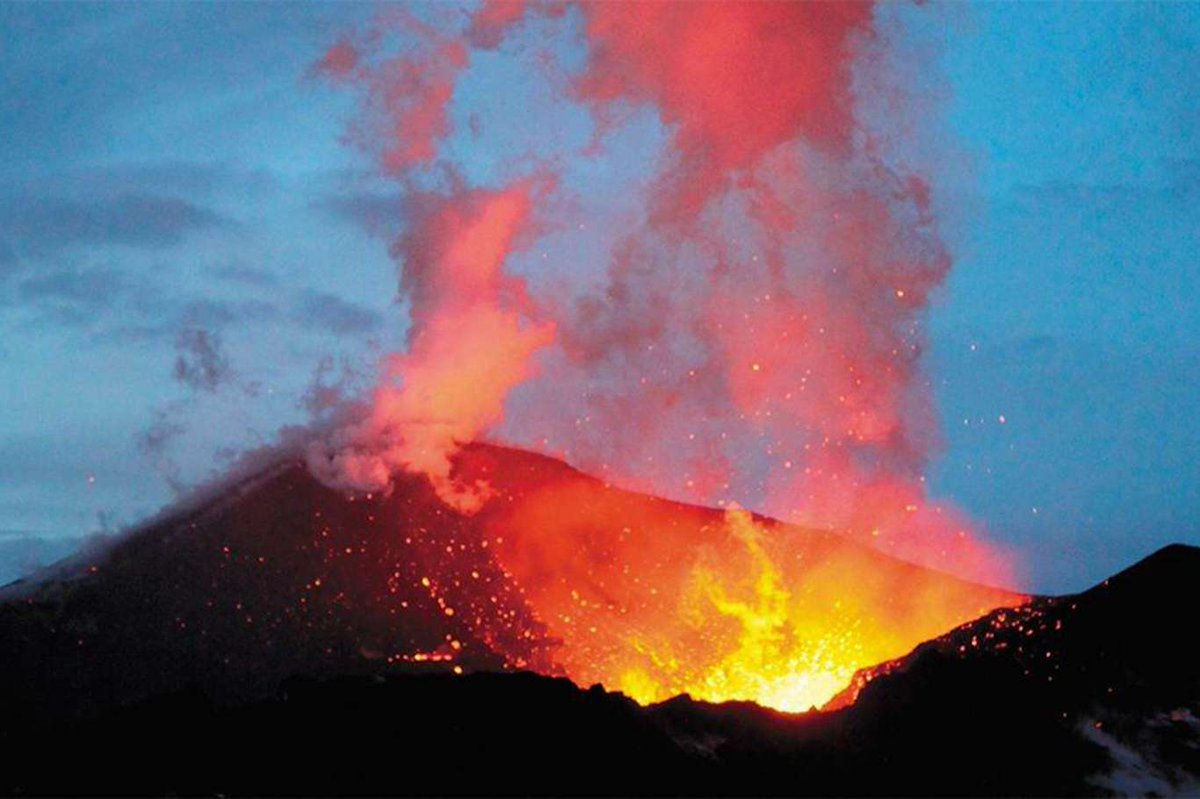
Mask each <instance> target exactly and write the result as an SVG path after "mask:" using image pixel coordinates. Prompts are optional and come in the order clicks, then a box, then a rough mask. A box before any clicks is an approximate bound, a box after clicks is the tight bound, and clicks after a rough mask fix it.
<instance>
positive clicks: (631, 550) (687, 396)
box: [307, 2, 1019, 710]
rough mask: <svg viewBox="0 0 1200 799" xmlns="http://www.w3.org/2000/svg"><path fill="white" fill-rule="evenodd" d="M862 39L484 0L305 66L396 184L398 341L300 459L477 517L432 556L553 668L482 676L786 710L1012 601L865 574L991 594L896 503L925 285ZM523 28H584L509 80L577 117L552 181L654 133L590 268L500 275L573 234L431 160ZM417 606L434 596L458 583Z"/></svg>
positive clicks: (931, 263)
mask: <svg viewBox="0 0 1200 799" xmlns="http://www.w3.org/2000/svg"><path fill="white" fill-rule="evenodd" d="M434 16H435V17H436V16H437V14H435V15H434ZM873 19H874V11H873V9H872V8H871V7H870V6H869V5H865V4H850V3H837V4H833V3H829V4H826V3H821V4H801V3H728V4H725V3H722V4H716V3H641V4H628V3H619V4H618V3H595V4H592V3H585V4H581V5H579V6H576V7H571V8H570V9H568V8H566V7H562V6H557V5H537V4H532V5H528V6H526V5H525V4H521V3H515V2H498V3H485V4H484V5H483V6H481V7H480V8H479V9H478V10H477V11H475V12H474V13H472V14H470V15H468V16H467V17H466V18H463V19H457V18H451V19H447V18H439V19H436V20H421V19H418V18H417V17H415V16H412V15H410V14H407V13H396V14H391V15H387V16H386V17H384V18H381V20H380V22H379V23H378V27H377V28H375V29H372V30H368V31H362V32H359V33H357V34H354V35H351V36H348V37H346V38H345V39H343V40H342V41H340V42H339V43H337V44H336V45H335V46H334V47H333V48H331V49H330V50H329V52H328V53H327V54H326V55H325V57H324V58H323V59H322V60H321V62H320V63H319V65H318V71H319V72H320V73H321V74H324V75H325V76H327V77H328V78H330V79H331V80H333V81H335V82H336V83H339V84H345V85H348V86H351V87H359V88H361V89H362V90H363V94H364V97H365V106H364V107H365V111H364V113H363V116H362V119H361V120H360V121H359V122H358V123H356V124H355V126H354V127H353V129H352V133H351V137H350V138H351V141H353V142H354V143H355V144H357V145H358V146H360V147H361V148H363V149H364V150H365V151H367V152H368V153H370V154H372V155H373V156H374V157H376V158H377V163H378V164H379V165H380V167H381V168H382V170H383V171H384V172H385V173H386V174H388V175H390V176H392V177H393V178H394V179H395V180H396V181H398V182H399V184H400V186H401V187H402V197H403V201H402V205H403V208H402V213H401V215H402V217H403V220H402V224H401V227H402V230H403V232H402V233H400V234H399V236H398V237H397V238H396V239H395V240H394V241H393V242H392V252H393V254H394V255H395V256H396V258H397V260H398V262H399V266H400V288H401V292H402V296H403V297H405V298H406V299H407V300H408V302H409V308H410V316H411V324H410V327H409V331H408V341H407V346H406V348H405V349H404V350H403V351H401V352H398V353H396V354H394V355H392V356H389V357H388V358H387V359H386V362H385V364H384V367H383V370H382V373H381V375H380V378H379V382H378V385H377V387H376V388H375V389H374V391H373V392H372V395H371V396H370V398H369V399H368V401H367V402H365V403H363V404H362V405H361V406H358V407H355V408H353V409H349V410H343V411H342V412H341V413H340V414H339V415H336V416H335V417H334V418H332V419H331V420H330V425H329V432H328V433H326V434H324V435H323V436H322V437H321V438H320V439H319V440H317V441H314V442H313V443H312V444H310V445H309V447H308V450H307V460H308V464H309V466H310V468H311V469H312V471H313V474H315V475H316V476H317V477H318V478H319V479H321V480H322V481H324V482H326V483H327V484H329V485H330V486H333V487H335V488H338V489H341V490H345V491H349V492H358V493H360V494H361V493H378V492H385V493H386V492H387V491H389V490H391V486H392V483H393V481H394V479H395V475H396V474H397V473H401V472H404V473H410V474H416V475H422V476H424V477H425V478H426V479H428V480H429V482H430V483H431V485H432V486H433V489H434V490H435V492H436V493H437V495H438V496H439V497H440V498H441V500H442V502H443V503H444V504H445V505H446V508H447V512H456V513H463V514H481V519H482V523H483V525H484V526H485V527H488V528H489V529H493V528H494V530H495V531H496V532H495V534H494V535H491V534H489V537H487V538H485V540H484V541H483V542H459V543H458V545H460V546H462V545H467V546H472V547H474V546H483V544H487V545H488V546H490V548H491V549H490V555H491V557H493V558H494V559H495V566H496V567H497V568H498V569H499V570H500V572H501V573H502V574H503V575H504V577H505V579H506V580H511V586H512V587H513V589H514V590H516V591H518V592H519V593H520V596H521V601H522V602H523V603H524V605H525V606H526V609H527V610H528V611H529V613H530V614H531V618H532V619H534V620H536V622H537V624H538V625H540V626H542V627H544V628H545V632H546V635H547V636H548V637H549V639H550V640H553V641H555V642H556V643H555V645H554V647H553V652H551V653H548V654H547V655H546V659H545V660H543V661H526V659H525V658H524V657H523V656H522V655H520V654H519V653H517V652H507V651H504V647H500V650H501V652H502V654H504V655H505V656H506V657H507V660H508V662H509V663H511V664H513V665H517V666H525V665H535V666H536V667H538V668H540V669H542V670H551V671H552V670H556V669H561V670H562V671H564V672H565V673H566V674H567V675H569V676H571V677H572V678H573V679H575V680H576V681H578V682H581V683H585V684H590V683H592V682H598V683H601V684H603V685H605V686H606V687H609V688H614V689H620V690H622V691H625V692H626V693H628V694H629V695H631V696H633V697H635V698H638V699H640V700H644V701H655V700H662V699H665V698H667V697H669V696H672V695H674V694H677V693H681V692H688V693H691V694H693V695H695V696H698V697H702V698H706V699H713V700H727V699H747V700H754V701H758V702H761V703H764V704H768V705H771V706H774V707H779V708H783V709H789V710H803V709H807V708H808V707H810V706H814V705H820V704H822V703H823V702H825V701H826V700H828V699H829V698H831V697H832V696H833V695H834V694H836V693H837V692H838V691H839V690H840V689H841V688H842V687H844V686H845V685H846V684H847V682H848V681H849V679H850V677H851V676H852V675H853V674H854V673H855V671H856V670H857V669H859V668H861V667H863V666H866V665H869V664H871V663H875V662H879V661H882V660H886V659H888V658H889V657H893V656H896V655H898V654H900V653H902V652H904V651H907V650H908V649H909V648H911V647H912V646H913V645H915V644H916V643H918V642H920V641H922V640H925V639H927V638H929V637H930V636H933V635H936V634H938V633H940V632H944V631H945V630H947V629H949V628H951V627H953V626H955V625H956V624H959V623H961V622H963V621H966V620H968V619H970V618H973V617H975V616H978V615H980V614H982V613H983V612H986V611H987V610H990V609H991V608H993V607H995V606H997V605H1000V604H1012V603H1014V602H1016V601H1019V597H1018V596H1017V595H1015V594H1012V593H1007V592H1004V591H1000V590H994V589H990V588H979V587H976V586H974V585H970V584H968V583H962V582H958V581H952V580H948V579H942V578H937V579H933V578H930V577H929V576H928V575H927V573H926V572H924V571H921V570H918V569H908V570H901V571H903V576H896V575H894V574H893V573H892V572H891V570H884V572H886V573H884V572H881V571H880V568H881V567H880V565H879V564H880V563H882V562H884V561H883V560H882V559H880V558H879V557H877V556H874V555H873V554H871V551H870V550H869V549H867V548H866V547H871V548H874V549H878V550H880V551H882V552H885V553H890V554H893V555H896V556H899V557H901V558H904V559H906V560H910V561H912V562H915V563H920V564H923V565H925V566H930V567H933V568H936V569H940V570H944V571H948V572H952V573H955V574H957V575H960V576H962V577H965V578H968V579H971V580H974V581H977V582H980V583H983V584H986V585H998V584H1003V583H1006V582H1010V581H1011V577H1012V574H1011V571H1010V568H1009V563H1008V561H1007V559H1006V558H1005V557H1003V556H1002V555H1001V554H1000V553H998V552H996V551H994V550H993V549H992V548H991V547H989V546H988V545H987V544H986V543H985V542H983V541H982V540H981V539H980V538H979V537H978V536H977V535H976V534H975V533H973V532H972V531H971V529H970V524H969V522H968V521H967V520H966V519H965V518H963V517H962V515H961V514H959V513H957V512H956V511H954V510H953V508H951V507H949V506H947V505H946V504H945V503H940V502H938V501H936V500H934V499H932V498H930V497H928V496H927V495H926V492H925V490H924V485H923V483H924V477H923V476H922V473H923V469H924V467H925V464H926V460H927V457H928V453H929V451H930V448H931V447H932V446H933V445H934V444H935V443H936V437H935V435H934V433H933V430H934V427H935V425H934V423H933V413H932V405H931V399H930V389H929V385H928V382H927V381H926V380H925V379H924V378H923V376H922V375H921V372H920V356H921V350H922V343H923V333H922V328H921V325H922V313H923V311H924V309H925V306H926V303H927V301H928V297H929V295H930V293H931V292H932V291H934V290H935V289H936V288H937V286H938V285H939V284H940V283H941V281H942V280H943V278H944V277H945V274H946V272H947V270H948V268H949V262H950V261H949V256H948V255H947V253H946V250H945V248H944V247H943V246H942V244H941V243H940V240H939V238H938V231H937V223H936V220H935V218H934V216H933V207H932V203H931V189H930V187H929V184H928V182H927V180H926V179H925V178H924V177H923V176H922V175H921V174H920V173H919V172H918V171H917V165H914V164H911V163H907V162H906V160H905V156H904V153H905V152H906V151H905V148H904V145H905V142H903V141H896V140H894V137H893V136H892V135H891V134H890V131H891V127H887V128H880V127H879V125H880V124H881V121H880V120H879V119H878V118H877V117H876V116H875V115H873V113H872V111H871V108H870V107H869V106H870V105H871V104H872V103H882V102H885V101H886V102H892V103H896V102H898V101H899V100H903V99H904V91H903V89H902V88H900V87H899V86H898V85H897V84H896V83H895V81H894V80H892V81H891V82H889V80H888V79H889V76H887V75H885V74H884V72H883V70H884V69H885V66H884V65H885V63H886V60H887V59H886V57H885V56H884V52H885V50H886V45H887V43H886V41H883V40H882V38H881V37H880V36H878V35H877V33H876V32H875V31H874V29H873ZM534 24H538V25H543V26H546V27H547V28H548V29H549V30H551V31H556V32H558V33H560V34H561V33H563V31H565V30H568V29H569V28H570V26H571V24H578V25H580V26H581V27H582V32H581V35H582V36H583V38H584V40H585V43H586V48H587V50H586V52H587V59H586V62H585V63H584V64H583V65H582V66H581V67H580V68H578V69H577V70H575V71H574V72H571V71H568V70H566V69H565V68H564V67H563V66H562V65H561V64H557V63H556V62H555V61H554V59H553V58H551V57H550V56H546V58H545V59H543V61H542V62H540V63H541V66H540V69H539V74H540V75H541V76H542V78H543V79H544V80H547V81H550V82H551V83H552V84H554V85H555V87H556V88H555V89H554V91H555V93H556V94H555V97H556V102H560V103H576V104H582V105H583V106H584V107H585V108H586V109H588V110H589V111H590V112H591V114H592V115H593V117H594V118H595V120H596V127H595V131H594V134H593V139H592V141H591V142H590V143H589V144H588V146H587V151H585V152H580V153H576V154H575V155H574V157H577V158H588V157H589V155H588V152H589V151H590V152H595V151H597V150H601V149H603V148H606V147H610V146H613V145H612V143H611V141H612V140H613V139H615V138H616V135H615V133H614V130H615V129H619V128H620V126H621V119H622V117H623V116H628V115H630V114H635V113H638V112H639V111H644V112H646V113H652V114H656V115H657V117H658V120H659V123H660V124H661V126H662V130H663V131H664V135H663V138H662V151H661V153H660V154H659V156H658V158H657V164H656V165H655V166H654V171H653V173H652V174H649V175H647V176H646V179H645V183H644V185H645V194H644V197H642V198H641V200H640V207H641V213H642V214H643V219H644V221H643V222H640V223H637V224H634V225H632V226H631V227H629V228H628V229H627V230H623V231H611V232H609V235H608V236H607V240H608V241H609V243H610V246H611V253H610V255H609V257H608V258H606V259H603V260H598V261H597V262H596V263H583V264H572V265H570V268H566V267H567V266H568V265H566V264H563V265H555V264H545V263H544V264H542V265H538V266H534V267H530V266H529V263H528V261H529V258H528V256H529V255H530V254H533V253H537V251H538V249H539V247H542V246H543V245H542V244H540V243H539V242H540V241H541V239H542V238H543V237H544V236H546V235H547V234H549V233H551V232H552V231H554V230H555V229H561V228H563V227H578V228H583V227H585V225H586V223H588V222H591V221H593V219H592V216H593V215H590V214H588V213H586V212H583V211H581V210H580V209H582V208H584V207H587V205H588V202H587V198H586V197H583V198H574V199H573V196H572V192H573V191H574V190H573V189H572V188H569V187H568V186H566V185H564V179H563V178H562V177H561V173H563V172H564V168H563V167H562V166H561V165H559V164H557V163H555V161H554V160H553V159H547V160H542V159H539V158H536V157H535V158H532V159H523V161H522V162H521V163H518V164H512V165H508V166H506V167H505V168H506V171H507V172H509V173H510V174H514V175H515V177H513V178H511V179H510V180H509V182H507V183H505V184H502V185H499V186H496V185H473V184H472V181H470V180H469V179H468V177H467V176H466V175H465V173H464V172H463V168H462V165H460V164H458V163H457V162H456V161H455V160H454V159H453V157H450V156H447V155H446V154H445V153H443V151H442V145H443V142H444V141H445V140H446V139H447V137H448V136H449V135H450V133H451V130H452V114H451V105H452V99H453V98H454V96H455V91H456V86H457V85H458V82H459V81H460V80H461V76H462V75H463V74H464V72H465V71H467V70H468V69H469V68H470V65H471V62H472V59H474V58H480V57H486V56H487V55H488V54H489V53H491V52H493V51H495V50H496V49H497V48H503V46H504V42H505V41H506V35H507V34H508V32H509V31H511V30H513V29H514V28H516V27H519V26H521V25H534ZM397 33H400V34H404V35H406V36H407V41H408V44H407V45H406V47H405V48H404V49H402V50H401V51H400V52H399V53H394V52H391V51H390V50H389V44H388V42H389V36H393V35H396V34H397ZM900 113H901V114H911V113H915V110H906V111H902V112H900ZM896 121H897V120H896V119H895V118H889V119H887V120H885V122H886V124H887V125H888V126H891V125H894V124H895V123H896ZM573 209H574V210H573ZM542 255H543V260H546V259H547V254H546V253H545V252H544V251H543V252H542ZM522 258H524V261H522ZM535 260H536V259H535ZM480 436H493V437H499V438H500V440H503V441H506V442H510V443H515V444H518V445H524V446H527V447H532V448H535V449H541V450H543V451H548V452H550V453H552V454H557V455H561V456H562V457H564V458H565V459H567V460H568V461H569V462H571V463H574V464H576V465H578V466H581V467H583V468H585V469H587V470H591V471H594V472H596V473H598V474H600V475H602V476H603V478H604V479H605V480H606V481H608V482H609V483H611V484H613V485H617V486H622V487H626V488H635V489H640V490H642V491H645V492H648V493H652V494H655V495H658V496H664V497H671V498H675V499H680V500H684V501H692V502H697V503H701V504H705V505H710V506H712V505H717V506H721V507H723V508H725V512H724V513H723V514H721V515H720V516H719V517H716V518H714V517H712V515H711V514H701V513H700V512H698V511H696V512H690V511H689V512H686V513H682V514H681V513H680V512H678V511H676V510H674V509H672V510H671V511H670V512H664V511H663V510H662V509H661V507H662V506H659V505H656V504H655V503H653V502H648V501H645V500H643V499H638V500H633V499H630V497H632V495H628V494H623V493H620V492H616V491H612V490H610V489H604V490H603V491H602V490H600V489H599V488H598V487H597V485H596V484H595V483H593V482H589V481H568V482H567V483H564V484H561V485H560V484H557V483H556V484H553V485H551V486H549V487H540V486H536V485H515V484H514V483H513V481H512V477H511V476H507V475H505V476H499V477H498V476H497V475H498V474H501V475H502V474H503V473H504V471H505V470H504V469H503V468H500V469H498V470H495V472H493V471H489V470H483V471H479V470H477V469H472V468H471V467H470V465H469V464H466V465H464V464H461V463H459V462H458V460H457V458H458V453H459V451H460V448H461V446H462V445H463V444H465V443H467V442H470V441H472V440H474V439H476V438H478V437H480ZM468 460H469V459H468ZM515 494H519V495H520V496H521V497H522V500H521V501H520V502H519V503H515V504H514V501H513V500H512V497H513V496H514V495H515ZM672 507H673V506H672ZM743 507H747V508H759V509H762V510H765V511H766V512H768V513H774V514H775V515H777V516H778V517H780V518H783V519H785V520H788V521H790V522H792V523H793V524H797V525H800V527H795V526H790V525H782V524H777V523H774V522H766V521H765V520H762V519H758V518H755V517H754V516H753V515H752V514H750V513H749V512H748V511H746V510H743V509H742V508H743ZM801 528H803V529H801ZM419 535H420V534H418V536H419ZM851 541H857V542H859V543H858V544H854V543H851ZM421 579H422V585H423V587H425V588H427V589H429V590H430V591H431V592H434V593H435V594H436V595H438V597H439V601H441V600H443V599H445V598H446V591H447V590H448V589H447V587H446V586H447V585H449V584H452V583H453V584H457V583H461V582H462V580H463V579H464V578H463V575H462V574H458V573H453V574H437V573H434V574H428V575H422V578H421ZM471 579H475V578H471ZM445 610H446V612H447V613H452V612H453V613H458V612H462V610H463V609H462V608H460V607H452V606H450V605H447V607H446V608H445ZM468 613H475V614H476V615H477V616H478V618H479V619H481V622H480V623H481V624H483V625H484V626H488V625H490V624H492V622H491V621H488V620H486V619H487V618H488V614H483V615H480V614H478V612H477V611H468Z"/></svg>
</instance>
